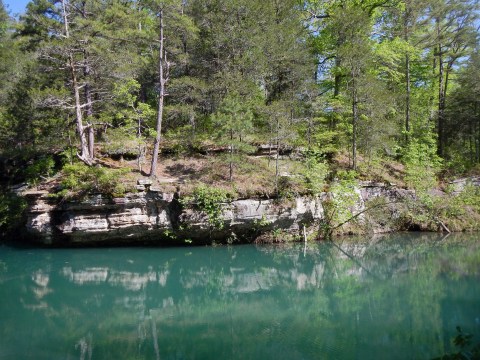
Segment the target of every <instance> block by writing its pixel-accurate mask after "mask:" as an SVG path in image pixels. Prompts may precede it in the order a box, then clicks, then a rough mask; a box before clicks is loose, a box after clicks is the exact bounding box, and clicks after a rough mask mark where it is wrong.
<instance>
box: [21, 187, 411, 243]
mask: <svg viewBox="0 0 480 360" xmlns="http://www.w3.org/2000/svg"><path fill="white" fill-rule="evenodd" d="M142 186H143V185H142ZM356 192H357V193H358V201H357V203H356V205H355V211H356V212H361V211H362V210H364V209H365V203H366V202H367V201H369V200H371V199H373V198H377V197H384V198H385V199H387V200H389V199H390V200H392V199H393V200H394V199H401V198H405V197H406V196H412V194H411V192H408V191H406V190H402V189H396V188H392V187H389V186H386V185H385V184H376V183H371V182H364V183H360V184H359V186H358V189H356ZM24 196H25V197H26V199H27V201H28V204H29V207H28V213H27V224H26V226H27V230H28V233H29V234H30V235H31V236H32V237H33V238H34V239H35V240H37V241H40V242H43V243H45V244H52V243H53V244H75V243H97V242H111V243H119V242H130V243H133V242H136V241H149V242H157V241H158V242H160V243H161V242H165V241H170V242H172V241H178V240H187V241H189V240H192V241H195V242H206V243H208V242H211V241H212V240H219V241H226V240H227V239H229V240H232V241H234V240H237V239H241V240H242V239H243V240H244V241H252V240H253V239H255V238H256V237H257V236H259V235H261V234H263V233H265V232H268V231H274V230H282V231H285V232H289V233H293V234H299V233H300V232H301V230H302V229H303V226H304V225H305V226H306V227H307V228H309V227H310V228H312V226H313V225H316V224H318V223H319V222H320V221H321V220H322V219H323V218H324V208H323V206H322V203H323V202H324V200H325V199H327V198H328V197H329V194H326V193H323V194H321V195H320V196H317V197H307V196H303V197H301V196H299V197H296V198H294V199H290V200H283V201H278V200H274V199H243V200H235V201H232V202H230V203H225V204H222V205H221V206H222V215H221V218H222V221H223V227H222V229H218V228H213V227H212V226H211V225H210V223H209V221H208V216H207V215H206V213H205V212H203V211H201V210H199V209H196V208H195V207H184V206H182V205H181V204H180V202H179V199H178V195H177V194H169V193H162V192H160V191H155V189H150V188H149V187H148V186H147V187H145V188H143V187H142V189H140V191H139V192H138V193H135V194H128V195H126V196H125V197H122V198H113V199H110V198H106V197H103V196H102V195H91V196H89V197H88V198H86V199H84V200H82V201H64V202H58V201H54V200H52V199H51V197H49V194H48V193H47V192H42V191H28V192H25V193H24ZM387 212H388V213H389V216H391V217H395V216H396V215H395V212H396V210H395V208H392V207H390V208H389V209H388V210H387ZM361 219H363V221H365V217H364V216H363V215H362V216H361ZM391 230H392V229H391V228H390V227H388V226H386V225H385V224H377V225H376V228H375V229H373V232H385V231H391Z"/></svg>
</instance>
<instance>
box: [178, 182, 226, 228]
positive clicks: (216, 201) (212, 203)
mask: <svg viewBox="0 0 480 360" xmlns="http://www.w3.org/2000/svg"><path fill="white" fill-rule="evenodd" d="M231 197H232V194H231V192H229V191H226V190H223V189H221V188H214V187H208V186H205V185H202V186H198V187H196V188H195V189H194V191H193V194H192V195H191V196H187V197H185V198H184V199H183V200H182V203H183V205H187V204H192V205H193V206H195V207H196V208H197V209H198V210H200V211H204V212H205V213H206V214H207V216H208V223H209V224H210V226H211V227H212V228H215V229H222V228H223V226H224V221H223V218H222V212H223V206H222V205H223V204H224V203H226V202H228V201H229V199H231Z"/></svg>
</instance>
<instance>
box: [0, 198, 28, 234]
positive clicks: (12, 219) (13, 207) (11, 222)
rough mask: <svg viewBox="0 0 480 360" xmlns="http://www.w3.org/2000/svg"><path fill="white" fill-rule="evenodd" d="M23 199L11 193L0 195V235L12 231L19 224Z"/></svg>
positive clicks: (23, 207) (24, 204) (24, 205)
mask: <svg viewBox="0 0 480 360" xmlns="http://www.w3.org/2000/svg"><path fill="white" fill-rule="evenodd" d="M25 208H26V202H25V199H24V198H22V197H19V196H17V195H15V194H12V193H0V233H2V232H4V231H5V232H7V231H9V230H12V229H14V228H15V227H17V226H18V225H19V224H20V221H21V219H22V215H23V211H24V210H25Z"/></svg>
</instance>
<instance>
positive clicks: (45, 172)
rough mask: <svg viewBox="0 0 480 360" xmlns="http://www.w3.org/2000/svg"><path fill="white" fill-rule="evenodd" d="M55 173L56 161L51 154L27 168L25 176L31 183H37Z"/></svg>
mask: <svg viewBox="0 0 480 360" xmlns="http://www.w3.org/2000/svg"><path fill="white" fill-rule="evenodd" d="M53 174H55V161H54V160H53V159H52V157H51V156H46V157H43V158H41V159H38V160H36V161H34V162H33V164H31V165H29V166H28V167H27V168H26V169H25V178H26V180H27V182H28V183H29V184H30V185H37V184H38V182H39V181H40V180H41V179H42V178H43V177H49V176H52V175H53Z"/></svg>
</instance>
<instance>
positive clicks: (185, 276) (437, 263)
mask: <svg viewBox="0 0 480 360" xmlns="http://www.w3.org/2000/svg"><path fill="white" fill-rule="evenodd" d="M452 239H453V241H452ZM464 242H465V239H463V238H460V239H457V238H455V237H453V238H449V239H448V242H447V241H444V242H442V241H441V240H433V241H432V239H427V238H425V239H422V238H421V239H419V240H413V239H408V238H406V239H405V238H403V239H401V240H400V239H395V238H394V239H393V240H391V238H390V237H381V238H377V239H375V240H374V241H370V242H368V243H365V242H359V241H357V242H352V241H350V242H347V241H344V242H341V243H337V244H336V245H333V244H331V243H313V244H310V243H309V244H308V246H307V249H306V251H305V255H304V249H303V245H296V244H293V245H285V246H280V247H275V246H261V247H253V246H250V247H232V248H224V247H221V248H195V249H182V250H178V249H177V250H175V251H174V250H171V249H159V250H158V251H157V250H152V251H138V254H136V251H135V250H131V251H129V250H127V249H124V250H118V251H114V252H112V253H111V254H109V255H108V256H106V255H105V254H102V253H101V252H94V253H93V254H92V256H90V257H87V256H85V255H88V254H86V252H84V251H79V253H77V254H76V253H75V251H78V250H75V251H73V252H67V251H65V252H64V253H60V254H59V253H57V252H52V251H39V254H37V256H36V257H35V258H32V257H29V256H25V258H23V259H20V260H22V261H18V260H19V259H17V261H15V262H12V263H9V262H8V260H7V263H6V266H7V269H8V271H7V272H6V273H5V272H3V273H2V274H1V275H0V276H1V278H2V279H3V283H0V286H1V288H0V289H2V292H3V293H4V294H8V293H11V294H18V295H16V296H19V298H17V299H11V298H10V299H9V298H8V297H5V298H7V300H6V302H5V306H8V307H11V309H13V310H12V311H13V312H14V313H15V312H16V313H17V314H22V315H20V318H18V315H17V316H16V317H9V316H7V315H6V312H5V311H4V310H3V311H2V310H0V311H1V313H0V314H1V315H2V318H5V319H6V321H7V324H6V326H4V329H3V331H4V334H3V335H4V338H5V339H8V338H10V337H12V338H13V336H14V334H13V333H12V334H8V330H6V329H7V328H8V327H10V326H11V327H10V328H11V329H15V328H16V327H15V322H17V323H18V322H24V323H28V322H31V321H32V320H31V319H33V321H34V322H38V323H39V324H42V329H41V331H40V330H38V334H35V336H38V338H39V339H41V334H40V333H48V334H51V336H53V337H54V338H56V342H57V343H61V344H65V345H64V346H63V348H62V349H60V351H63V353H64V354H77V357H78V355H79V354H80V355H81V351H83V354H84V358H85V359H87V358H88V356H90V355H89V351H90V352H91V351H93V354H94V355H93V357H94V358H95V357H101V356H102V354H106V353H107V352H108V353H109V354H110V355H109V356H110V357H111V356H119V358H120V357H122V355H125V354H137V355H138V356H140V357H141V358H144V357H147V358H148V357H150V358H158V357H162V354H177V355H178V356H177V357H181V358H190V357H202V354H203V355H204V356H205V357H208V354H212V353H215V354H220V355H219V356H222V355H223V356H225V357H232V355H233V357H240V354H243V355H244V357H249V356H250V357H258V355H259V354H267V357H269V358H271V357H272V356H271V353H272V352H275V351H276V352H278V353H279V357H282V358H285V356H283V355H285V354H288V355H289V356H290V357H291V358H300V357H307V358H312V357H315V354H318V352H319V351H321V352H322V353H324V354H326V355H328V354H330V355H331V357H334V356H333V355H334V354H335V353H336V352H338V351H342V354H346V355H345V356H347V357H348V356H350V357H354V356H356V354H359V353H362V352H363V353H368V351H373V352H375V351H380V352H381V351H384V353H392V354H393V355H392V356H393V357H392V358H394V357H395V356H396V355H395V354H398V358H410V357H414V356H417V357H418V349H419V348H421V346H422V344H428V349H429V350H425V351H426V352H425V357H428V356H429V354H430V352H429V351H433V350H431V349H432V347H434V348H435V349H434V350H435V351H434V354H438V353H440V354H441V353H445V352H446V346H447V343H448V337H449V336H448V335H446V336H445V335H443V334H444V331H443V329H444V328H451V329H454V328H455V326H456V325H457V324H453V325H451V323H452V321H454V320H452V319H451V314H453V313H455V314H456V317H457V319H458V320H459V321H464V320H465V319H466V320H468V318H469V317H470V316H473V315H472V310H471V306H470V307H469V306H468V304H465V306H464V308H461V307H460V306H459V305H453V306H454V308H452V305H451V304H449V303H448V302H445V301H442V299H444V298H451V296H452V291H454V290H451V289H452V288H451V287H450V286H449V284H450V282H451V281H453V280H452V279H454V280H455V281H457V282H458V285H457V289H459V293H467V292H468V291H477V294H476V295H477V299H478V298H480V297H479V296H480V294H478V291H479V290H478V287H477V288H476V290H475V289H474V290H468V289H466V287H467V286H468V284H469V283H468V279H469V276H470V277H471V276H478V269H477V272H476V273H475V272H474V271H473V270H472V271H470V270H469V268H468V266H467V265H465V266H464V267H463V268H461V269H460V270H461V271H460V272H459V271H457V270H458V269H457V268H455V269H456V270H455V269H454V270H446V268H448V267H446V265H445V261H448V262H449V263H456V264H458V263H461V262H462V261H463V260H464V259H465V258H470V259H471V260H469V261H471V263H472V264H475V261H476V265H477V267H478V263H480V261H479V256H480V255H479V254H480V251H479V244H478V243H471V244H470V245H471V246H467V247H465V246H464ZM340 249H341V250H340ZM447 254H448V256H447ZM5 258H6V259H8V257H5ZM25 260H29V261H25ZM21 263H23V264H27V265H26V266H27V267H28V269H27V274H26V273H25V272H24V271H23V270H22V269H21V265H19V264H21ZM462 266H463V265H462ZM467 270H468V271H470V272H468V271H467ZM17 274H23V275H18V276H17ZM456 274H463V275H461V276H457V275H456ZM9 278H12V279H14V280H8V279H9ZM472 296H473V297H472V298H475V294H474V295H472ZM2 308H4V309H5V307H4V306H3V305H2ZM22 316H23V318H22ZM477 316H478V315H477ZM447 325H448V326H447ZM89 334H90V335H89ZM155 334H156V335H155ZM15 336H16V335H15ZM88 336H91V341H90V340H88V341H87V340H85V339H89V338H88ZM82 339H84V340H85V341H84V342H82V341H81V340H82ZM75 344H77V349H76V352H75V353H74V351H75V348H74V345H75ZM82 344H83V345H82ZM85 344H86V345H85ZM89 344H90V345H89ZM432 344H436V345H432ZM82 346H83V347H82ZM89 346H90V347H89ZM82 349H83V350H82ZM89 349H90V350H89ZM92 349H93V350H92ZM235 354H237V356H234V355H235ZM105 356H106V355H105ZM326 357H328V356H326ZM122 358H123V357H122Z"/></svg>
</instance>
